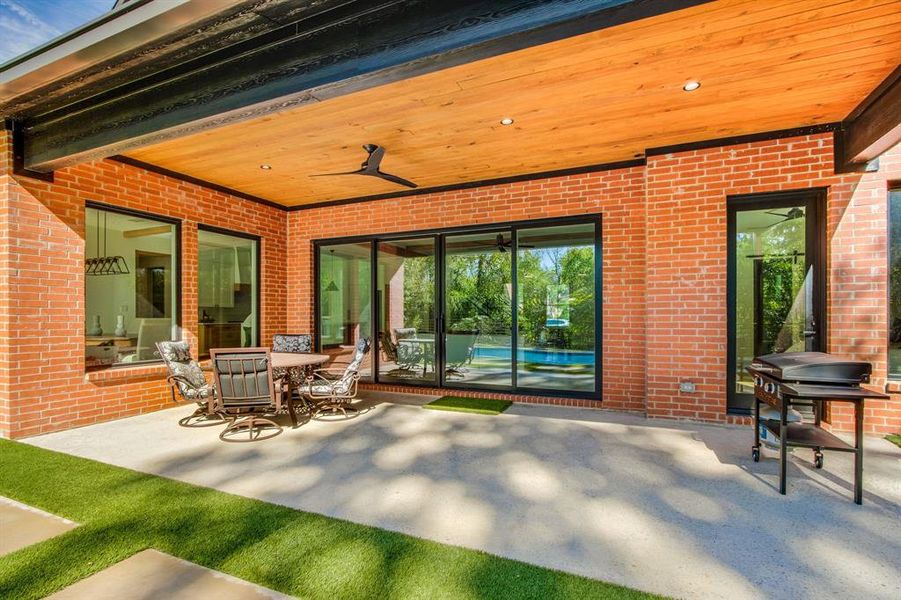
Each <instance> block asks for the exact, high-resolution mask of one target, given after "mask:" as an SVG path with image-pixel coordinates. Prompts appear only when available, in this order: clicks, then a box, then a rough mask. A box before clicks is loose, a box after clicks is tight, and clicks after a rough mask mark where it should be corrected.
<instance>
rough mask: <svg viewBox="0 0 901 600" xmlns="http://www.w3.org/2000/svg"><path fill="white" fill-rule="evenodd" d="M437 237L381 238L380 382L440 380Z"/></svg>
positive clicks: (378, 265)
mask: <svg viewBox="0 0 901 600" xmlns="http://www.w3.org/2000/svg"><path fill="white" fill-rule="evenodd" d="M435 250H436V244H435V239H434V238H432V237H427V238H418V239H404V240H387V241H380V242H378V246H377V261H378V262H377V266H376V268H377V275H378V287H377V292H376V293H377V298H378V304H377V306H378V312H379V315H378V322H379V335H378V339H379V363H378V364H379V381H405V382H408V381H412V382H425V383H437V381H438V370H437V368H436V365H437V360H436V358H437V348H436V344H435V342H436V337H435V324H436V321H437V306H436V279H435V265H436V259H435Z"/></svg>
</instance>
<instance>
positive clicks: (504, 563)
mask: <svg viewBox="0 0 901 600" xmlns="http://www.w3.org/2000/svg"><path fill="white" fill-rule="evenodd" d="M272 476H273V478H274V479H275V480H277V479H278V477H279V474H278V473H273V474H272ZM378 493H379V491H378V490H373V491H372V494H373V497H374V498H375V497H377V496H378ZM0 495H3V496H7V497H9V498H13V499H15V500H18V501H19V502H23V503H25V504H29V505H31V506H34V507H37V508H41V509H43V510H45V511H48V512H51V513H53V514H56V515H59V516H62V517H66V518H67V519H71V520H73V521H75V522H76V523H79V524H80V526H79V527H76V528H75V529H73V530H72V531H69V532H67V533H65V534H63V535H60V536H57V537H55V538H51V539H49V540H46V541H44V542H41V543H38V544H34V545H32V546H28V547H27V548H23V549H21V550H19V551H17V552H13V553H11V554H8V555H6V556H3V557H0V598H16V599H26V598H41V597H43V596H45V595H47V594H49V593H52V592H54V591H57V590H59V589H62V588H63V587H66V586H68V585H70V584H72V583H75V582H76V581H78V580H79V579H82V578H84V577H87V576H88V575H91V574H93V573H96V572H97V571H100V570H102V569H105V568H106V567H108V566H110V565H112V564H115V563H117V562H119V561H120V560H123V559H125V558H127V557H129V556H131V555H133V554H135V553H136V552H139V551H141V550H144V549H146V548H156V549H157V550H160V551H162V552H166V553H169V554H172V555H174V556H178V557H180V558H183V559H185V560H189V561H191V562H195V563H197V564H200V565H203V566H206V567H209V568H211V569H216V570H219V571H224V572H226V573H229V574H231V575H234V576H236V577H240V578H242V579H246V580H248V581H252V582H254V583H257V584H260V585H263V586H266V587H269V588H272V589H274V590H278V591H280V592H283V593H287V594H293V595H296V596H300V597H303V598H327V599H329V600H336V599H341V600H344V599H357V598H360V599H362V598H423V599H425V598H429V599H431V598H442V599H444V598H467V599H471V598H504V599H511V598H542V599H554V600H558V599H559V600H562V599H566V598H579V599H581V598H656V597H658V596H651V595H649V594H645V593H643V592H639V591H636V590H631V589H629V588H624V587H620V586H617V585H613V584H610V583H604V582H601V581H595V580H591V579H586V578H584V577H578V576H576V575H570V574H567V573H562V572H559V571H553V570H550V569H545V568H542V567H537V566H534V565H529V564H526V563H522V562H518V561H515V560H508V559H504V558H500V557H497V556H493V555H490V554H486V553H484V552H477V551H474V550H467V549H464V548H458V547H455V546H448V545H445V544H439V543H437V542H431V541H428V540H423V539H420V538H416V537H412V536H409V535H404V534H401V533H394V532H390V531H385V530H383V529H378V528H375V527H368V526H365V525H357V524H354V523H350V522H347V521H342V520H340V519H333V518H330V517H326V516H323V515H317V514H313V513H307V512H302V511H298V510H294V509H291V508H287V507H284V506H278V505H275V504H268V503H266V502H261V501H259V500H252V499H249V498H244V497H241V496H234V495H232V494H226V493H224V492H219V491H216V490H212V489H209V488H203V487H198V486H194V485H190V484H187V483H181V482H178V481H173V480H171V479H166V478H163V477H157V476H155V475H147V474H144V473H139V472H137V471H132V470H129V469H123V468H121V467H114V466H111V465H107V464H104V463H99V462H96V461H92V460H87V459H84V458H78V457H75V456H70V455H68V454H60V453H57V452H51V451H49V450H43V449H41V448H35V447H33V446H28V445H26V444H20V443H16V442H11V441H8V440H0Z"/></svg>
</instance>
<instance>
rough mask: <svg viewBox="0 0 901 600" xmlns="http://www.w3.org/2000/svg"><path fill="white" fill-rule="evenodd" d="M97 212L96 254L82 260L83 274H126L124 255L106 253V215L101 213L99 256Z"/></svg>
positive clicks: (98, 220)
mask: <svg viewBox="0 0 901 600" xmlns="http://www.w3.org/2000/svg"><path fill="white" fill-rule="evenodd" d="M96 212H97V227H96V228H97V248H96V252H97V256H96V257H94V258H88V259H86V260H85V261H84V273H85V275H128V274H129V273H131V271H129V270H128V263H127V262H125V257H124V256H107V255H106V236H107V216H106V213H103V256H100V211H99V210H98V211H96Z"/></svg>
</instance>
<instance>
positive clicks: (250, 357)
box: [210, 348, 284, 442]
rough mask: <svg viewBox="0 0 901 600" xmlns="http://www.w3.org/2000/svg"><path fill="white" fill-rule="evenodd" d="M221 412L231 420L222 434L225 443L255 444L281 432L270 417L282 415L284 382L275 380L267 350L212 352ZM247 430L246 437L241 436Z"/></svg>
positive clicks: (230, 349)
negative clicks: (280, 413)
mask: <svg viewBox="0 0 901 600" xmlns="http://www.w3.org/2000/svg"><path fill="white" fill-rule="evenodd" d="M210 358H211V359H212V363H213V374H214V380H215V382H216V393H217V395H218V402H219V410H220V412H221V413H222V414H223V415H224V416H225V417H226V418H230V419H231V421H230V422H229V424H228V426H227V427H226V428H225V429H224V430H223V431H222V432H221V433H220V434H219V439H221V440H223V441H226V442H255V441H258V440H265V439H269V438H273V437H275V436H277V435H278V434H280V433H281V432H282V428H281V426H280V425H279V424H278V423H276V422H275V421H273V420H272V419H271V418H269V417H271V416H274V415H275V414H277V413H279V412H281V406H282V395H283V393H284V390H283V387H282V382H281V380H276V379H273V377H272V361H271V359H270V357H269V349H268V348H219V349H213V350H210ZM244 431H246V432H247V438H246V439H241V438H240V437H239V436H241V434H242V433H243V432H244Z"/></svg>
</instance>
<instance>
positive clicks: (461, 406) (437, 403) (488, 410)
mask: <svg viewBox="0 0 901 600" xmlns="http://www.w3.org/2000/svg"><path fill="white" fill-rule="evenodd" d="M511 404H513V403H512V402H510V401H509V400H492V399H490V398H464V397H463V396H442V397H440V398H438V399H437V400H432V401H431V402H429V403H428V404H425V405H423V408H431V409H433V410H456V411H458V412H470V413H478V414H480V415H499V414H501V413H502V412H504V411H505V410H507V409H508V408H509V407H510V405H511Z"/></svg>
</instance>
